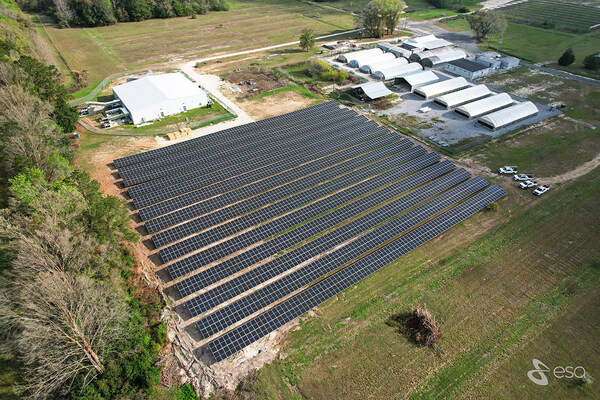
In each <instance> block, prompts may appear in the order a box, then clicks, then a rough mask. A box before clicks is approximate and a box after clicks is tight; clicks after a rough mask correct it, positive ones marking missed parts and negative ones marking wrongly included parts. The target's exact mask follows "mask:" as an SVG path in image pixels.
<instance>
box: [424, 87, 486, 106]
mask: <svg viewBox="0 0 600 400" xmlns="http://www.w3.org/2000/svg"><path fill="white" fill-rule="evenodd" d="M490 94H492V92H491V91H490V89H488V87H487V86H485V85H476V86H471V87H469V88H466V89H463V90H459V91H457V92H453V93H448V94H445V95H443V96H440V97H437V98H436V99H435V100H433V102H434V103H436V104H438V105H440V106H442V107H445V108H454V107H457V106H460V105H463V104H466V103H470V102H472V101H475V100H479V99H482V98H484V97H487V96H489V95H490Z"/></svg>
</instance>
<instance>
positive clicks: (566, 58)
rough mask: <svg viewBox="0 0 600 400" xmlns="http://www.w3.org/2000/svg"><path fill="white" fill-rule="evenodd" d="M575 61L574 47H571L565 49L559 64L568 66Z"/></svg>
mask: <svg viewBox="0 0 600 400" xmlns="http://www.w3.org/2000/svg"><path fill="white" fill-rule="evenodd" d="M574 62H575V53H574V52H573V49H572V48H571V47H569V48H568V49H567V50H565V52H564V53H563V55H562V56H560V58H559V59H558V65H562V66H563V67H566V66H567V65H571V64H573V63H574Z"/></svg>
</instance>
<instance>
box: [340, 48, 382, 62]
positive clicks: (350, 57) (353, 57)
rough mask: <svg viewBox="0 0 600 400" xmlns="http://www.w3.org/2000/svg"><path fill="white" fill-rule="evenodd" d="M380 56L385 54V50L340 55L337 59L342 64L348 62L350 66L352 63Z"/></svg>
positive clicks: (360, 51) (368, 50)
mask: <svg viewBox="0 0 600 400" xmlns="http://www.w3.org/2000/svg"><path fill="white" fill-rule="evenodd" d="M378 54H383V50H381V49H367V50H359V51H351V52H350V53H344V54H340V55H339V56H338V58H337V59H338V61H340V62H347V63H349V64H350V63H352V61H358V60H361V59H368V58H369V57H373V56H375V55H378ZM351 65H352V64H351Z"/></svg>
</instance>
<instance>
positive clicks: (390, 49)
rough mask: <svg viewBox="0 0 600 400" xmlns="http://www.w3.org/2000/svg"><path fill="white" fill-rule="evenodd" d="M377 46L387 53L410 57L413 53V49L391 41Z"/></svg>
mask: <svg viewBox="0 0 600 400" xmlns="http://www.w3.org/2000/svg"><path fill="white" fill-rule="evenodd" d="M377 47H379V48H380V49H381V50H383V51H384V52H386V53H392V54H394V55H395V56H396V57H404V58H406V59H408V58H409V57H410V55H411V54H412V51H410V50H408V49H405V48H404V47H400V46H398V45H395V44H391V43H385V42H384V43H379V44H378V45H377Z"/></svg>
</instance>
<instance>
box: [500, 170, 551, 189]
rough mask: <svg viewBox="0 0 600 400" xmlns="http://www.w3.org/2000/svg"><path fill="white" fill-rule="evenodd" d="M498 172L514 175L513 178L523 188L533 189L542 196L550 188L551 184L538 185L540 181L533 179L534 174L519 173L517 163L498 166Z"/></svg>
mask: <svg viewBox="0 0 600 400" xmlns="http://www.w3.org/2000/svg"><path fill="white" fill-rule="evenodd" d="M498 172H499V173H500V174H504V175H509V174H510V175H512V176H513V180H514V181H517V182H519V187H520V188H521V189H525V190H527V189H530V188H535V189H533V194H535V195H536V196H541V195H543V194H544V193H546V192H547V191H548V189H550V185H538V181H536V180H534V179H533V175H532V174H518V173H517V172H518V168H517V167H516V166H515V165H505V166H504V167H501V168H498Z"/></svg>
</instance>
